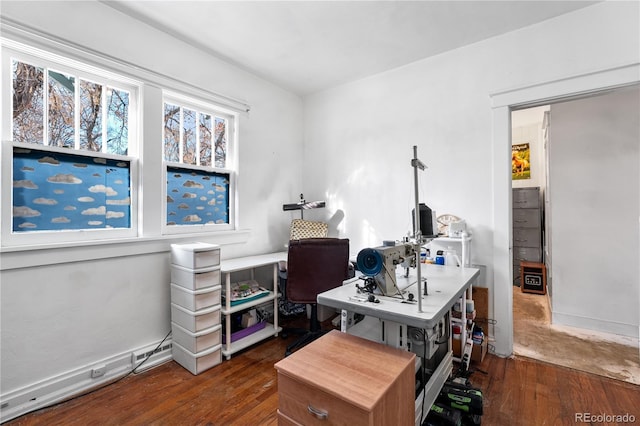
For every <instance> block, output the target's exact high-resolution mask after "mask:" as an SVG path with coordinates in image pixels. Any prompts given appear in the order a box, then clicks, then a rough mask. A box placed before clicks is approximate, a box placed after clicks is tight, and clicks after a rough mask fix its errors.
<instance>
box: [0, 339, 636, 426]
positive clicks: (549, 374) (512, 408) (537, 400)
mask: <svg viewBox="0 0 640 426" xmlns="http://www.w3.org/2000/svg"><path fill="white" fill-rule="evenodd" d="M293 339H295V336H290V337H289V338H288V339H282V338H280V337H277V338H275V337H274V338H271V339H269V340H267V341H265V342H263V343H261V344H258V345H256V346H254V347H253V348H251V349H249V350H246V351H244V352H242V353H240V354H236V355H235V356H233V357H232V358H231V360H229V361H223V363H222V364H220V365H218V366H216V367H214V368H213V369H211V370H208V371H206V372H204V373H202V374H200V375H198V376H193V375H191V373H189V372H188V371H187V370H185V369H183V368H182V367H181V366H180V365H178V364H177V363H175V362H173V361H172V362H169V363H166V364H163V365H161V366H159V367H156V368H154V369H151V370H148V371H146V372H143V373H140V374H136V375H132V376H129V377H127V378H125V379H124V380H121V381H119V382H117V383H115V384H112V385H109V386H107V387H105V388H102V389H100V390H97V391H95V392H93V393H90V394H88V395H85V396H82V397H80V398H77V399H73V400H70V401H67V402H65V403H62V404H59V405H57V406H54V407H51V408H47V409H43V410H40V411H38V412H35V413H32V414H27V415H25V416H22V417H20V418H18V419H15V420H13V421H11V422H8V423H6V424H7V425H83V426H84V425H276V424H277V419H276V409H277V405H278V395H277V380H276V372H275V369H274V368H273V364H274V363H275V362H277V361H278V360H280V359H281V358H282V357H283V354H284V350H285V346H286V344H287V343H288V342H290V341H292V340H293ZM381 368H383V367H382V366H381ZM477 369H479V370H482V371H476V372H475V373H473V374H472V375H471V381H472V384H473V385H474V386H477V387H479V388H481V389H482V391H483V393H484V413H485V414H484V416H483V417H482V424H483V425H498V426H502V425H535V426H539V425H572V424H576V423H580V422H576V413H591V415H601V414H606V415H624V414H629V415H633V416H635V421H636V423H640V386H637V385H632V384H628V383H624V382H621V381H616V380H612V379H607V378H604V377H601V376H596V375H592V374H589V373H582V372H578V371H575V370H570V369H567V368H564V367H556V366H552V365H550V364H545V363H542V362H538V361H533V360H529V359H526V358H518V359H504V358H498V357H495V356H492V355H487V357H486V358H485V360H484V361H483V363H482V365H479V366H477ZM485 372H486V374H485ZM593 424H616V423H615V422H604V423H595V422H594V423H593ZM394 426H395V425H394Z"/></svg>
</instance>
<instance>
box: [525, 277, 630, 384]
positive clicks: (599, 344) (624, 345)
mask: <svg viewBox="0 0 640 426" xmlns="http://www.w3.org/2000/svg"><path fill="white" fill-rule="evenodd" d="M513 339H514V342H513V351H514V353H515V354H516V355H519V356H524V357H528V358H533V359H537V360H540V361H544V362H549V363H551V364H556V365H562V366H565V367H569V368H573V369H576V370H581V371H586V372H589V373H594V374H598V375H601V376H606V377H610V378H613V379H617V380H623V381H626V382H629V383H634V384H639V385H640V346H639V343H638V339H633V338H629V337H624V336H617V335H612V334H605V333H598V332H593V331H590V330H584V329H578V328H573V327H567V326H558V325H552V324H551V311H550V309H549V302H548V298H547V296H546V295H540V294H531V293H522V292H521V291H520V288H519V287H513Z"/></svg>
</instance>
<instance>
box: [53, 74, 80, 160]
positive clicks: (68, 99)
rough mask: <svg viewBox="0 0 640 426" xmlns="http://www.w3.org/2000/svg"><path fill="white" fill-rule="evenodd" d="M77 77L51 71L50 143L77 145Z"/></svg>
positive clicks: (68, 146)
mask: <svg viewBox="0 0 640 426" xmlns="http://www.w3.org/2000/svg"><path fill="white" fill-rule="evenodd" d="M74 82H75V79H74V77H72V76H67V75H64V74H61V73H58V72H55V71H49V87H48V91H49V145H50V146H59V147H66V148H73V147H74V146H75V136H74V130H75V122H74V101H75V83H74Z"/></svg>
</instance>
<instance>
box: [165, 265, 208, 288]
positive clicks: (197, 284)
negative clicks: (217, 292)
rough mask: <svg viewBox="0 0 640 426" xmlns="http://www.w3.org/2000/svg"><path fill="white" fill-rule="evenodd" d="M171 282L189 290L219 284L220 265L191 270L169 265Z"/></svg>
mask: <svg viewBox="0 0 640 426" xmlns="http://www.w3.org/2000/svg"><path fill="white" fill-rule="evenodd" d="M171 282H172V283H173V284H177V285H179V286H181V287H184V288H186V289H189V290H200V289H202V288H207V287H215V286H217V285H220V266H214V267H212V268H207V269H199V270H195V271H194V270H193V269H189V268H183V267H182V266H178V265H171Z"/></svg>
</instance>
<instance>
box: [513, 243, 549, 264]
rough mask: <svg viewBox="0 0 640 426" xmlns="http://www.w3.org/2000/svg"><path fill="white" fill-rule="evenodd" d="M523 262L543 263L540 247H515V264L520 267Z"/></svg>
mask: <svg viewBox="0 0 640 426" xmlns="http://www.w3.org/2000/svg"><path fill="white" fill-rule="evenodd" d="M521 260H528V261H529V262H541V261H542V250H540V248H539V247H514V248H513V264H514V265H518V266H520V261H521Z"/></svg>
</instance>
